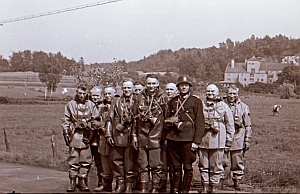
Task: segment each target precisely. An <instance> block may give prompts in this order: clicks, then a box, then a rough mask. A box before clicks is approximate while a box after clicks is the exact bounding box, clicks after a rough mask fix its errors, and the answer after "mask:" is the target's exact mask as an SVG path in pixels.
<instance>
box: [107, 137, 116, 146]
mask: <svg viewBox="0 0 300 194" xmlns="http://www.w3.org/2000/svg"><path fill="white" fill-rule="evenodd" d="M106 142H107V143H108V144H109V145H110V146H111V147H115V142H114V140H113V138H111V137H107V138H106Z"/></svg>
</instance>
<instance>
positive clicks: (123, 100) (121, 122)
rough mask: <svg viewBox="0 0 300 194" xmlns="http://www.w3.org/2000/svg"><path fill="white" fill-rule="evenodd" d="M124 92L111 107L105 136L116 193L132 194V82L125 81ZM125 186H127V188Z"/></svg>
mask: <svg viewBox="0 0 300 194" xmlns="http://www.w3.org/2000/svg"><path fill="white" fill-rule="evenodd" d="M122 90H123V94H122V96H120V97H119V98H118V99H117V100H116V102H115V103H113V104H112V105H111V108H110V112H109V121H108V122H107V126H106V134H105V136H106V141H107V143H108V144H109V145H110V149H109V150H110V155H109V157H110V161H111V168H112V171H113V175H114V178H115V179H116V181H117V183H116V188H115V190H114V192H115V193H122V192H126V193H131V192H132V182H133V177H134V174H133V157H132V150H133V148H132V147H131V144H130V136H131V130H132V124H133V114H132V107H133V103H134V99H133V82H132V80H130V79H128V80H124V81H123V84H122ZM124 184H126V186H125V187H124ZM124 188H125V190H124Z"/></svg>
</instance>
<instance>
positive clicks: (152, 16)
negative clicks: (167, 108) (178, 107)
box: [0, 0, 300, 64]
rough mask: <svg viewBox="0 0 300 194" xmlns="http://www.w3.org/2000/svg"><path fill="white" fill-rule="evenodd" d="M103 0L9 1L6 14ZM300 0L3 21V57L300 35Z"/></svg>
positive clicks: (144, 5)
mask: <svg viewBox="0 0 300 194" xmlns="http://www.w3.org/2000/svg"><path fill="white" fill-rule="evenodd" d="M96 2H105V1H103V0H102V1H99V0H51V1H50V0H5V1H4V0H1V5H0V23H1V21H3V20H7V19H12V18H18V17H23V16H28V15H34V14H39V13H44V12H48V11H54V10H60V9H64V8H68V7H74V6H80V5H85V4H91V3H96ZM299 10H300V1H299V0H247V1H246V0H243V1H241V0H122V1H119V2H115V3H109V4H106V5H100V6H95V7H91V8H86V9H81V10H77V11H70V12H66V13H61V14H57V15H50V16H45V17H40V18H35V19H30V20H24V21H18V22H13V23H5V24H3V26H0V55H2V56H3V57H4V58H6V59H9V56H10V55H11V52H13V51H23V50H27V49H28V50H31V51H40V50H41V51H44V52H46V53H49V52H52V53H57V52H58V51H60V52H61V53H62V54H63V55H64V56H66V57H68V58H70V59H71V58H74V59H75V60H76V61H78V60H79V58H80V57H83V58H84V60H85V62H86V63H88V64H89V63H95V62H100V63H101V62H113V61H114V58H115V59H116V60H123V59H125V60H126V61H127V62H129V61H137V60H140V59H142V58H143V57H144V56H146V57H147V56H149V55H151V54H154V53H157V52H158V51H159V50H162V49H172V50H173V51H175V50H179V49H180V48H206V47H211V46H216V47H218V46H219V43H220V42H225V41H226V39H227V38H230V39H231V40H232V41H244V40H245V39H247V38H250V37H251V35H255V36H256V37H259V38H263V37H265V36H266V35H269V36H271V37H274V36H275V35H279V34H282V35H285V36H287V37H292V38H300V11H299Z"/></svg>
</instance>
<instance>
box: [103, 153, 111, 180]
mask: <svg viewBox="0 0 300 194" xmlns="http://www.w3.org/2000/svg"><path fill="white" fill-rule="evenodd" d="M101 163H102V168H103V173H102V177H103V178H105V179H112V178H113V173H112V170H111V166H110V165H111V162H110V160H109V155H103V154H101Z"/></svg>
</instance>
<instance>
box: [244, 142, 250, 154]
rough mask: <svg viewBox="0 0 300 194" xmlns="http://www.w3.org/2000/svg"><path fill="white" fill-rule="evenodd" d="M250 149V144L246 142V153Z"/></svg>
mask: <svg viewBox="0 0 300 194" xmlns="http://www.w3.org/2000/svg"><path fill="white" fill-rule="evenodd" d="M249 149H250V142H245V143H244V149H243V150H244V152H246V151H248V150H249Z"/></svg>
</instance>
